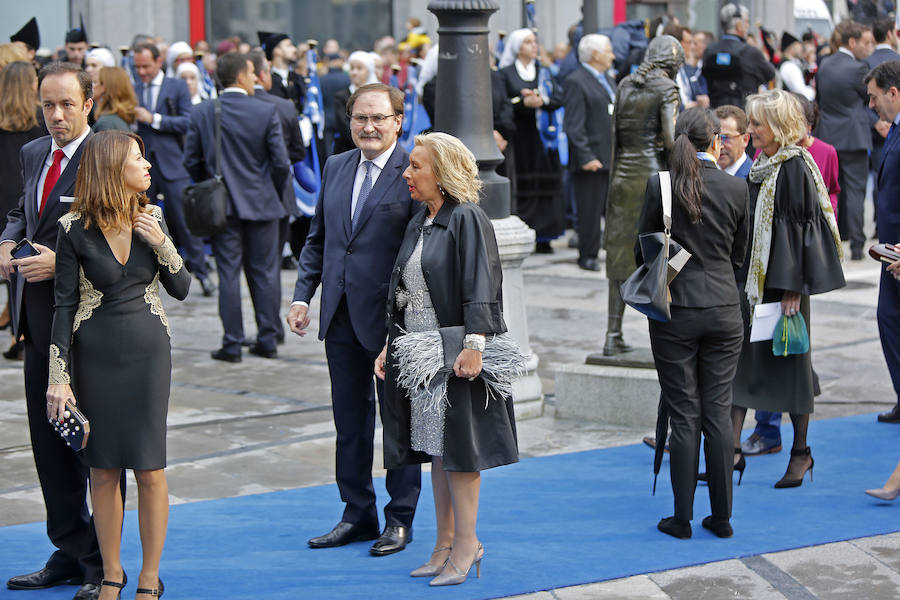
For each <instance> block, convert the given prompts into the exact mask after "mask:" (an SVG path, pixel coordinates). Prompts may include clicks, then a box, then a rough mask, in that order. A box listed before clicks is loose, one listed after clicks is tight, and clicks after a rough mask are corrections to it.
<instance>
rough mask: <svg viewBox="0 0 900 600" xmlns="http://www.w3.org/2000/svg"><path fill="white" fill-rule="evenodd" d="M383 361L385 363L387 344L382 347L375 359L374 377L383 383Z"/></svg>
mask: <svg viewBox="0 0 900 600" xmlns="http://www.w3.org/2000/svg"><path fill="white" fill-rule="evenodd" d="M385 361H387V344H385V345H384V348H382V349H381V353H380V354H379V355H378V358H376V359H375V377H377V378H378V379H380V380H382V381H384V377H385V371H384V363H385Z"/></svg>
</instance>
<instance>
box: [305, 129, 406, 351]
mask: <svg viewBox="0 0 900 600" xmlns="http://www.w3.org/2000/svg"><path fill="white" fill-rule="evenodd" d="M360 155H361V153H360V151H359V150H358V149H356V150H348V151H347V152H343V153H341V154H336V155H334V156H331V157H330V158H329V159H328V161H327V162H326V163H325V169H324V171H323V173H322V189H321V192H320V193H319V201H318V204H317V205H316V214H315V216H314V217H313V219H312V223H311V224H310V228H309V236H308V237H307V238H306V245H304V246H303V251H302V252H301V253H300V266H299V268H298V269H297V273H298V274H297V285H296V287H295V289H294V301H295V302H296V301H303V302H307V303H309V301H310V300H311V299H312V297H313V295H314V294H315V292H316V288H317V287H318V286H319V283H321V284H322V302H321V310H320V319H319V339H325V334H326V333H327V331H328V326H329V325H330V323H331V318H332V317H333V316H334V313H335V311H336V310H337V307H338V304H340V301H341V297H342V296H344V295H345V294H346V296H347V307H348V309H349V311H350V320H351V322H352V323H353V330H354V332H355V333H356V337H357V338H358V339H359V341H360V342H361V343H362V345H363V346H365V347H366V348H367V349H368V350H372V351H378V350H381V348H382V347H384V343H385V340H386V338H387V321H386V317H385V312H384V307H385V304H386V302H387V292H388V285H389V283H390V279H391V271H392V269H393V267H394V260H395V259H396V258H397V252H398V251H399V250H400V244H401V242H402V241H403V234H404V232H405V231H406V225H407V223H408V222H409V220H410V219H411V218H412V216H413V215H414V214H415V213H416V212H417V211H418V210H420V208H419V206H418V205H417V204H416V202H415V201H414V200H412V199H411V198H410V197H409V187H408V186H407V185H406V181H404V179H403V178H402V177H401V176H400V175H401V173H403V170H404V169H405V168H406V167H407V165H408V164H409V155H408V154H407V153H406V151H405V150H404V149H403V148H402V147H401V146H400V144H397V146H396V147H395V148H394V152H393V154H391V157H390V159H388V161H387V163H386V164H385V165H384V169H383V170H382V171H381V174H380V175H379V176H378V180H377V181H376V182H375V186H374V187H373V188H372V191H371V193H370V194H369V198H368V200H367V201H366V204H365V206H364V207H363V209H362V213H361V214H360V216H359V221H358V223H357V225H356V231H355V232H353V233H352V234H351V232H350V205H351V200H352V195H353V181H354V179H355V177H356V169H357V167H358V166H359V161H360Z"/></svg>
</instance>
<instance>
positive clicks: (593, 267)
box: [578, 258, 600, 271]
mask: <svg viewBox="0 0 900 600" xmlns="http://www.w3.org/2000/svg"><path fill="white" fill-rule="evenodd" d="M578 267H579V268H581V269H584V270H585V271H599V270H600V262H599V261H598V260H597V259H596V258H579V259H578Z"/></svg>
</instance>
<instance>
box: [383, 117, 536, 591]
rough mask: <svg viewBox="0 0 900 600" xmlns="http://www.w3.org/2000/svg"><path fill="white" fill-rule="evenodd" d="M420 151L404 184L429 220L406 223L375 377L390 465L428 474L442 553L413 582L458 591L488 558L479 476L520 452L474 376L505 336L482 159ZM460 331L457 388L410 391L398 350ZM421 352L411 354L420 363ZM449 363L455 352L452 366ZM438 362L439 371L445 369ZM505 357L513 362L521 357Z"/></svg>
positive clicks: (507, 416)
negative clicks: (484, 205)
mask: <svg viewBox="0 0 900 600" xmlns="http://www.w3.org/2000/svg"><path fill="white" fill-rule="evenodd" d="M415 143H416V146H415V148H413V151H412V152H411V153H410V156H409V161H410V165H409V168H408V169H406V171H405V172H404V173H403V176H404V178H405V179H406V181H407V183H408V184H409V189H410V196H411V197H412V198H413V199H414V200H417V201H419V202H422V203H423V204H425V206H426V210H424V211H421V212H420V213H419V214H418V215H417V216H416V217H414V218H413V219H412V221H410V224H409V226H408V227H407V229H406V234H405V236H404V239H403V244H402V245H401V247H400V251H399V253H398V256H397V262H396V263H395V266H394V271H393V273H392V275H391V283H390V288H389V289H390V291H389V293H388V307H387V310H388V321H389V325H390V328H389V334H388V344H387V345H386V346H385V349H384V350H383V351H382V353H381V355H380V356H379V357H378V359H377V360H376V362H375V373H376V375H377V376H378V377H380V378H382V379H385V398H384V405H383V413H382V421H383V423H384V463H385V466H386V467H387V468H389V469H391V468H396V467H398V466H401V465H404V464H410V463H422V462H427V461H431V465H432V466H431V480H432V488H433V492H434V503H435V514H436V517H437V528H438V531H437V542H436V544H435V549H434V552H433V553H432V555H431V558H430V560H429V561H428V562H426V563H425V564H424V565H423V566H422V567H420V568H418V569H416V570H415V571H413V572H412V573H411V575H412V576H413V577H425V576H436V577H435V578H434V579H433V580H432V581H431V585H453V584H458V583H462V582H463V581H465V579H466V576H467V574H468V572H469V570H470V569H471V567H472V565H473V564H474V565H476V569H477V570H480V564H481V558H482V556H483V555H484V548H483V547H482V545H481V544H480V543H479V541H478V537H477V535H476V533H475V523H476V521H477V517H478V492H479V487H480V481H481V479H480V473H479V471H481V470H483V469H489V468H491V467H496V466H499V465H504V464H509V463H513V462H516V461H517V460H518V450H517V447H516V429H515V419H514V415H513V407H512V399H511V397H509V396H504V395H503V394H494V393H490V395H489V392H488V385H487V384H486V381H487V377H485V378H482V377H479V375H481V374H482V367H483V366H484V367H485V369H486V373H487V372H489V362H490V361H489V360H486V361H485V363H483V362H482V358H483V357H482V353H483V352H484V350H485V343H486V339H485V338H486V336H490V338H491V339H490V340H487V343H488V344H492V343H494V342H495V340H496V339H497V337H504V336H496V337H495V336H494V335H492V334H502V333H504V332H505V331H506V324H505V323H504V322H503V315H502V314H501V307H502V304H503V302H502V298H501V291H500V290H501V283H502V273H501V270H500V257H499V253H498V250H497V242H496V240H495V238H494V231H493V227H492V226H491V222H490V220H489V219H488V217H487V215H485V214H484V211H482V210H481V208H480V207H479V206H478V205H477V204H476V203H477V201H478V191H479V188H480V187H481V182H480V181H479V180H478V178H477V175H478V167H477V166H476V164H475V157H474V156H473V155H472V153H471V152H470V151H469V150H468V149H467V148H466V147H465V146H463V144H462V143H461V142H460V141H459V140H457V139H456V138H454V137H453V136H450V135H447V134H444V133H432V134H428V135H419V136H416V138H415ZM453 326H464V329H465V337H464V339H463V342H462V350H461V351H457V350H455V349H453V350H448V361H447V363H449V361H450V360H453V375H455V377H454V376H450V377H449V380H448V381H447V382H446V384H445V385H441V386H438V387H437V389H435V388H434V387H429V388H426V387H421V388H416V389H414V390H413V391H412V392H408V391H407V389H406V387H405V386H401V381H398V378H399V377H401V375H402V371H401V369H400V366H399V365H400V361H402V360H403V351H402V350H400V349H398V348H399V346H398V343H401V344H402V342H408V341H409V340H410V339H415V338H414V336H416V335H420V336H421V335H423V334H431V335H432V336H433V339H434V340H435V343H432V344H430V346H431V347H432V348H433V347H434V346H438V349H440V346H441V340H442V339H443V340H444V341H446V338H443V337H442V335H441V334H440V333H439V330H440V329H441V328H448V327H453ZM459 336H460V337H462V333H461V332H460V333H459ZM397 338H402V339H397ZM458 347H459V346H458V345H457V346H455V348H458ZM489 347H490V346H489ZM425 352H427V349H424V348H423V352H418V351H416V352H415V353H414V354H415V355H416V356H415V358H416V359H419V358H420V355H421V354H424V353H425ZM451 352H452V353H453V354H455V353H456V352H458V355H456V356H455V359H454V356H453V354H449V353H451ZM407 354H409V353H407ZM435 354H436V355H437V357H438V359H439V361H441V364H440V366H443V365H444V364H447V363H444V362H443V357H442V353H440V352H435ZM513 354H514V355H515V356H514V357H513ZM508 356H510V357H512V358H513V359H518V353H517V352H511V353H510V354H509V355H508Z"/></svg>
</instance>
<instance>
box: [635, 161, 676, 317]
mask: <svg viewBox="0 0 900 600" xmlns="http://www.w3.org/2000/svg"><path fill="white" fill-rule="evenodd" d="M659 187H660V191H661V193H662V205H663V226H664V228H663V231H656V232H653V233H642V234H640V236H638V243H639V244H640V245H641V254H642V255H643V257H644V264H642V265H641V266H640V267H638V268H637V270H635V272H634V273H632V274H631V275H630V276H629V277H628V279H626V280H625V282H624V283H622V286H621V287H620V288H619V290H620V291H621V293H622V300H624V301H625V304H627V305H628V306H630V307H632V308H633V309H635V310H637V311H638V312H640V313H643V314H645V315H647V316H648V317H650V318H651V319H654V320H656V321H663V322H668V321H669V319H670V318H671V316H672V313H671V312H670V310H669V304H670V303H671V302H672V295H671V294H670V293H669V284H670V283H672V280H673V279H675V276H676V275H678V273H680V272H681V269H682V268H683V267H684V265H685V264H686V263H687V261H688V259H690V258H691V253H690V252H688V251H687V250H685V249H684V248H682V247H681V244H679V243H678V242H676V241H675V240H673V239H672V235H671V231H672V184H671V179H670V177H669V172H668V171H660V172H659Z"/></svg>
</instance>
